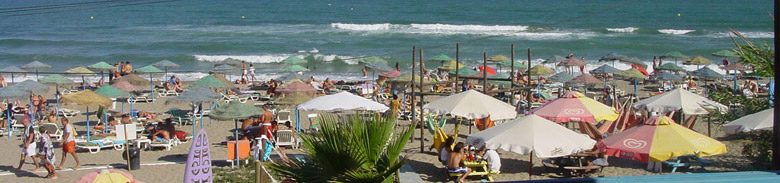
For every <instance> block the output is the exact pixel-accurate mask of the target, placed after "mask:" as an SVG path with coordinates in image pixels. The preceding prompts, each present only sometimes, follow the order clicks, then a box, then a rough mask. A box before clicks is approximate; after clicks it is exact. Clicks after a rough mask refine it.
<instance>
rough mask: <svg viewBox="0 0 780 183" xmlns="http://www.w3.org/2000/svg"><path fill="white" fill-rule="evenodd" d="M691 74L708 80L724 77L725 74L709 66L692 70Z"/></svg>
mask: <svg viewBox="0 0 780 183" xmlns="http://www.w3.org/2000/svg"><path fill="white" fill-rule="evenodd" d="M691 75H694V76H698V77H702V78H704V79H707V80H716V79H723V75H721V74H720V73H718V72H715V71H713V70H712V69H710V68H709V67H702V68H701V69H698V70H695V71H693V72H691Z"/></svg>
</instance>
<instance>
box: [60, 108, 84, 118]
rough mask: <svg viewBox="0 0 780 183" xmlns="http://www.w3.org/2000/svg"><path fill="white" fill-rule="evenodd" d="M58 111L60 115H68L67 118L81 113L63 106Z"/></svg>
mask: <svg viewBox="0 0 780 183" xmlns="http://www.w3.org/2000/svg"><path fill="white" fill-rule="evenodd" d="M59 112H60V114H61V115H62V116H64V117H68V118H70V117H73V116H76V115H78V114H79V113H81V111H77V110H73V109H65V108H60V111H59Z"/></svg>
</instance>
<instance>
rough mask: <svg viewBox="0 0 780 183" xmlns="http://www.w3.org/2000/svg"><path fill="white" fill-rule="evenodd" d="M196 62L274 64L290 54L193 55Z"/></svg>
mask: <svg viewBox="0 0 780 183" xmlns="http://www.w3.org/2000/svg"><path fill="white" fill-rule="evenodd" d="M193 56H194V57H195V59H196V60H198V61H204V62H222V61H225V60H227V59H236V60H241V61H246V62H249V63H275V62H280V61H282V60H284V59H285V58H287V57H289V56H291V54H274V55H193Z"/></svg>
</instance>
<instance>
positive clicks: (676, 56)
mask: <svg viewBox="0 0 780 183" xmlns="http://www.w3.org/2000/svg"><path fill="white" fill-rule="evenodd" d="M660 58H661V59H675V60H686V59H688V56H686V55H683V54H682V53H680V52H679V51H673V52H667V53H664V54H663V55H661V57H660Z"/></svg>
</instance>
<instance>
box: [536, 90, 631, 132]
mask: <svg viewBox="0 0 780 183" xmlns="http://www.w3.org/2000/svg"><path fill="white" fill-rule="evenodd" d="M530 113H531V114H536V115H538V116H540V117H543V118H545V119H548V120H550V121H554V122H558V123H565V122H589V123H594V124H595V123H598V122H600V121H602V120H607V121H614V120H615V119H617V117H618V114H617V112H615V109H614V108H612V107H610V106H607V105H604V104H602V103H601V102H599V101H596V100H594V99H592V98H588V97H585V96H584V95H582V93H579V92H574V91H568V92H566V93H565V94H563V96H561V97H560V98H556V99H554V100H552V101H550V102H547V103H545V104H544V105H542V107H539V108H536V109H533V110H531V111H530Z"/></svg>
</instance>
